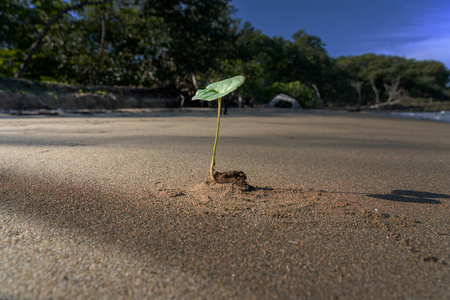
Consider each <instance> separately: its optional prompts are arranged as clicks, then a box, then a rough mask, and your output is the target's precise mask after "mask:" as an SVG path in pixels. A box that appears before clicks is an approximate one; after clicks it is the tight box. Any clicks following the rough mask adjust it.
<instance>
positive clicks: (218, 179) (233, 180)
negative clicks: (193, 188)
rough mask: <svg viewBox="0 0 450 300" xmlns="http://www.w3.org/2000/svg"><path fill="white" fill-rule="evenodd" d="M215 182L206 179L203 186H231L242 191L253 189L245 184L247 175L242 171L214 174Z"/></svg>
mask: <svg viewBox="0 0 450 300" xmlns="http://www.w3.org/2000/svg"><path fill="white" fill-rule="evenodd" d="M214 178H215V181H213V180H211V179H206V180H205V184H207V185H210V186H211V185H214V184H232V185H235V186H237V187H239V188H240V189H242V190H244V191H251V190H253V189H254V187H252V186H251V185H249V184H248V182H247V175H245V173H244V172H242V171H228V172H223V173H221V172H214Z"/></svg>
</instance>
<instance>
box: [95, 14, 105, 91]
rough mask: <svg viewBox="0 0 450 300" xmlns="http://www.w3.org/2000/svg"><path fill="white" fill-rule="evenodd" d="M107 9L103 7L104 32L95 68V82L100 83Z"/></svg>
mask: <svg viewBox="0 0 450 300" xmlns="http://www.w3.org/2000/svg"><path fill="white" fill-rule="evenodd" d="M105 15H106V13H105V9H104V8H103V9H102V23H101V24H102V32H101V36H100V47H99V51H98V62H97V68H96V69H95V73H94V78H93V79H94V80H93V81H94V84H98V75H99V73H100V71H101V67H102V61H103V53H104V51H105V34H106V22H105Z"/></svg>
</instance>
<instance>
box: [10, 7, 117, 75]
mask: <svg viewBox="0 0 450 300" xmlns="http://www.w3.org/2000/svg"><path fill="white" fill-rule="evenodd" d="M110 1H112V0H103V1H84V2H81V3H79V4H77V5H73V6H69V7H66V8H64V9H61V10H60V11H58V12H57V13H56V15H54V16H53V18H51V19H50V21H48V22H47V24H45V26H44V29H42V32H41V34H40V35H39V37H38V38H37V39H36V40H35V41H34V43H33V44H32V45H31V47H30V50H29V51H28V53H27V55H26V56H25V58H24V60H23V62H22V63H21V64H20V67H19V69H18V70H17V72H16V73H15V74H14V78H21V77H23V75H24V74H25V72H26V70H27V68H28V65H29V64H30V61H31V58H32V57H33V55H34V53H36V51H37V50H38V49H39V47H40V46H41V44H42V41H43V40H44V37H45V36H46V35H47V33H48V31H49V30H50V27H52V25H53V24H55V23H56V22H57V21H58V20H59V19H61V18H62V17H63V16H64V15H65V14H66V13H68V12H69V11H72V10H77V9H81V8H83V7H84V6H86V5H98V4H103V3H106V2H110Z"/></svg>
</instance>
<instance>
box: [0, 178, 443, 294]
mask: <svg viewBox="0 0 450 300" xmlns="http://www.w3.org/2000/svg"><path fill="white" fill-rule="evenodd" d="M0 179H1V187H2V188H1V203H0V205H1V208H2V210H1V213H2V218H1V220H2V221H1V222H2V224H1V229H2V230H1V231H0V235H1V238H2V243H1V247H0V253H2V262H1V264H0V271H1V272H0V274H2V275H1V277H0V290H1V291H2V293H3V294H4V295H3V296H5V297H11V298H27V297H31V298H39V299H47V298H59V299H62V298H67V297H69V298H72V297H74V298H80V299H94V298H99V297H100V298H104V299H108V298H109V299H110V298H122V299H125V298H130V297H131V298H136V299H140V298H167V297H174V298H242V297H244V298H254V299H256V298H272V297H281V298H286V297H289V296H291V295H296V296H298V297H319V298H322V297H325V298H327V297H329V295H333V297H337V298H348V297H364V296H367V297H369V298H373V297H375V296H381V297H389V295H393V294H396V295H397V296H400V295H402V296H405V295H406V296H408V297H414V296H417V295H421V296H428V297H431V298H439V297H441V296H445V285H446V284H447V283H448V279H445V277H441V276H442V275H443V274H446V273H448V259H449V258H448V252H447V253H446V252H445V249H446V248H445V247H444V248H442V249H439V247H437V248H436V247H435V246H436V245H437V244H439V243H440V242H442V240H439V238H440V237H439V236H438V235H436V236H435V237H434V238H431V239H430V237H427V236H424V235H423V233H424V230H426V224H423V222H421V221H420V220H415V219H410V218H408V217H405V216H396V215H390V214H389V213H387V212H384V211H375V210H371V211H369V210H367V209H366V208H365V207H363V205H362V204H361V203H359V201H358V200H359V197H360V196H359V195H354V194H350V195H349V194H338V193H329V192H326V191H318V190H314V189H306V190H305V189H273V188H270V187H253V189H252V190H251V191H249V190H248V189H243V188H242V187H239V186H236V185H234V184H232V183H227V184H211V183H207V182H204V183H201V184H199V185H196V186H193V187H192V188H190V189H180V188H169V187H164V186H161V187H159V188H150V187H142V186H141V187H138V186H135V187H128V188H127V189H126V190H124V189H123V188H121V187H120V186H106V185H104V184H103V185H96V184H89V183H85V182H78V183H75V182H71V183H68V182H64V181H61V180H57V179H53V180H42V179H39V178H23V177H21V178H18V177H14V175H11V174H9V175H6V174H3V175H2V176H1V177H0ZM425 242H427V243H430V242H431V244H426V243H425ZM398 272H400V273H401V274H403V275H402V276H405V278H397V280H398V283H399V286H397V285H396V284H392V282H390V280H392V279H393V278H396V277H397V276H398ZM433 278H434V279H436V281H435V282H433V285H432V286H430V281H429V280H430V279H433ZM439 278H440V280H441V281H437V279H439ZM405 285H406V286H407V289H405ZM400 286H401V287H402V288H400ZM442 293H444V294H442ZM437 296H439V297H437Z"/></svg>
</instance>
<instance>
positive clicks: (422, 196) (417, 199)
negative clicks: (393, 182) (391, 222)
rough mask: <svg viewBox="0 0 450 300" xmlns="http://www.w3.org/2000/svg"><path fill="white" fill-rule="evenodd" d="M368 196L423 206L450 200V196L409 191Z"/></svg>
mask: <svg viewBox="0 0 450 300" xmlns="http://www.w3.org/2000/svg"><path fill="white" fill-rule="evenodd" d="M367 196H369V197H372V198H376V199H381V200H390V201H397V202H408V203H421V204H442V202H441V201H440V200H437V199H450V196H449V195H445V194H436V193H428V192H420V191H409V190H393V191H392V192H391V193H390V194H369V195H367Z"/></svg>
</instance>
